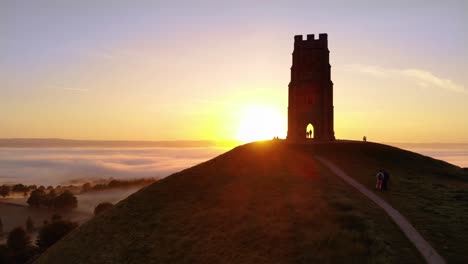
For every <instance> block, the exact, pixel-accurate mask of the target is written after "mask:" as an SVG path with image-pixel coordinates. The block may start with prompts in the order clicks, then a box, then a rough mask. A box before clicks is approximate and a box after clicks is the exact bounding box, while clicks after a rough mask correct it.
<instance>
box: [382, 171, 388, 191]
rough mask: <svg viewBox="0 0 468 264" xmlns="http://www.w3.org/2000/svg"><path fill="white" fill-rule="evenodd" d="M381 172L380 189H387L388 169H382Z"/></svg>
mask: <svg viewBox="0 0 468 264" xmlns="http://www.w3.org/2000/svg"><path fill="white" fill-rule="evenodd" d="M382 173H383V181H382V190H383V191H387V190H388V185H389V182H390V173H388V171H386V170H383V171H382Z"/></svg>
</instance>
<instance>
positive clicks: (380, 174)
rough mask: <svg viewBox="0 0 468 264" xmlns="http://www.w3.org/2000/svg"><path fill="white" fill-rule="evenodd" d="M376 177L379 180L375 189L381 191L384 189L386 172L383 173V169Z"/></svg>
mask: <svg viewBox="0 0 468 264" xmlns="http://www.w3.org/2000/svg"><path fill="white" fill-rule="evenodd" d="M376 179H377V182H376V183H375V189H377V190H379V191H381V190H382V184H383V179H384V173H383V171H382V170H380V171H379V172H377V175H376Z"/></svg>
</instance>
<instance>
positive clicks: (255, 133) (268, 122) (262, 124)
mask: <svg viewBox="0 0 468 264" xmlns="http://www.w3.org/2000/svg"><path fill="white" fill-rule="evenodd" d="M273 137H280V138H285V137H286V117H285V115H283V114H281V113H280V112H278V111H276V110H275V109H274V108H270V107H266V106H247V107H243V108H242V110H241V114H240V120H239V127H238V131H237V139H238V140H241V141H242V142H252V141H257V140H266V139H272V138H273Z"/></svg>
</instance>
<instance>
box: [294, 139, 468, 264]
mask: <svg viewBox="0 0 468 264" xmlns="http://www.w3.org/2000/svg"><path fill="white" fill-rule="evenodd" d="M302 150H303V151H305V152H306V153H307V152H309V153H310V152H312V153H314V154H317V153H318V154H321V155H322V156H324V157H327V158H328V159H329V160H332V161H333V162H335V164H337V165H338V166H339V167H341V168H342V169H343V170H344V171H345V172H347V173H348V174H349V175H350V176H352V177H354V178H355V179H357V180H358V181H360V182H361V183H363V184H364V185H366V186H368V187H369V188H372V187H373V186H375V173H376V171H377V170H379V169H380V168H385V169H386V170H388V171H389V172H390V173H391V178H390V179H391V186H390V188H391V191H390V192H386V193H382V192H379V194H380V196H381V197H382V198H384V199H385V200H387V201H388V202H390V203H391V204H392V205H393V207H395V208H396V209H397V210H399V211H400V212H401V213H402V214H403V215H405V216H406V217H407V218H408V219H409V220H410V222H411V223H412V224H413V225H414V226H415V227H416V228H417V229H418V230H419V231H420V232H421V234H422V235H423V236H424V237H425V238H426V239H428V240H429V242H430V243H431V244H432V245H433V246H434V247H435V249H436V250H437V251H438V252H439V253H440V254H441V255H442V256H444V257H445V258H446V259H447V261H448V262H449V263H468V254H467V252H468V251H467V250H468V239H467V238H468V172H467V171H466V169H465V170H463V169H461V168H459V167H457V166H454V165H451V164H449V163H446V162H444V161H440V160H435V159H432V158H429V157H426V156H422V155H419V154H415V153H412V152H409V151H405V150H401V149H398V148H394V147H390V146H386V145H381V144H375V143H363V142H347V143H346V142H341V143H339V144H320V145H316V146H315V147H314V148H313V149H311V148H302Z"/></svg>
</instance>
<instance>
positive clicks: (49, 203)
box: [44, 189, 57, 208]
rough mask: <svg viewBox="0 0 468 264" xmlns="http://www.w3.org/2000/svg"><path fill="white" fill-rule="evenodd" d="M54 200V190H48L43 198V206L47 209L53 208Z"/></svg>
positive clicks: (55, 196) (55, 195)
mask: <svg viewBox="0 0 468 264" xmlns="http://www.w3.org/2000/svg"><path fill="white" fill-rule="evenodd" d="M56 198H57V194H56V193H55V191H54V189H52V190H50V191H49V193H48V194H46V195H45V196H44V205H45V206H46V207H47V208H53V207H54V205H55V199H56Z"/></svg>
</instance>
